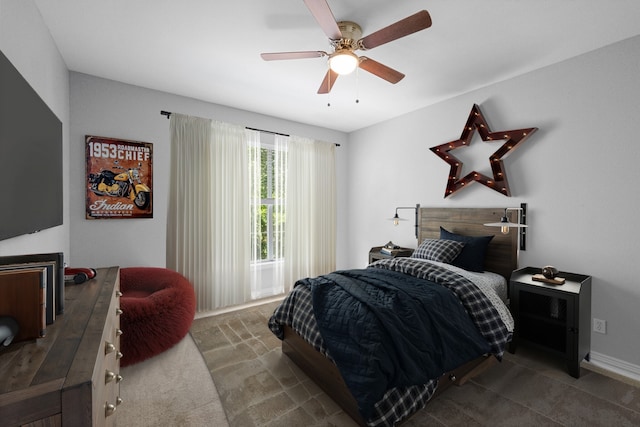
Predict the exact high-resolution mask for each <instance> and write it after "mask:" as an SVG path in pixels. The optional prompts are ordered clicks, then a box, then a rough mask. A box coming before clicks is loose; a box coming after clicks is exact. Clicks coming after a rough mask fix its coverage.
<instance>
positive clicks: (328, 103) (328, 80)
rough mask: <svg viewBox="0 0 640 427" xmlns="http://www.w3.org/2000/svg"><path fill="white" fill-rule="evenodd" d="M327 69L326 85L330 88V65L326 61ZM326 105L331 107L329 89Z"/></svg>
mask: <svg viewBox="0 0 640 427" xmlns="http://www.w3.org/2000/svg"><path fill="white" fill-rule="evenodd" d="M327 70H328V71H329V72H328V73H327V87H328V88H331V67H330V66H329V63H328V62H327ZM327 107H331V90H330V89H329V90H327Z"/></svg>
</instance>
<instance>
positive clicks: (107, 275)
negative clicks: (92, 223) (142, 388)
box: [0, 267, 122, 427]
mask: <svg viewBox="0 0 640 427" xmlns="http://www.w3.org/2000/svg"><path fill="white" fill-rule="evenodd" d="M119 288H120V269H119V268H118V267H110V268H104V269H99V270H98V274H97V275H96V277H95V278H94V279H92V280H90V281H88V282H85V283H83V284H80V285H74V284H69V285H67V286H66V288H65V312H64V314H61V315H59V316H58V317H57V318H56V320H55V323H53V324H51V325H47V329H46V336H45V337H44V338H40V339H37V340H31V341H25V342H18V343H13V344H11V345H10V346H9V347H7V348H4V349H0V425H2V426H7V427H13V426H29V427H36V426H38V427H47V426H55V427H57V426H64V427H67V426H74V427H75V426H78V427H80V426H82V427H86V426H112V425H115V415H113V413H114V412H115V411H116V409H117V406H118V405H119V404H120V402H121V401H120V398H119V394H120V384H119V383H120V380H121V379H122V377H120V375H119V367H120V358H121V357H122V354H121V353H120V351H119V348H120V338H119V337H120V334H121V332H120V330H119V327H120V316H119V315H120V313H121V311H120V306H119V296H120V290H119Z"/></svg>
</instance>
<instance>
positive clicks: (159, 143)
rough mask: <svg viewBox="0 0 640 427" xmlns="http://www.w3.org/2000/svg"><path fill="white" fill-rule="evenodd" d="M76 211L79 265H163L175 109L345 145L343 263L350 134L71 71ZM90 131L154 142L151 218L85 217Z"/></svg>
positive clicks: (341, 168)
mask: <svg viewBox="0 0 640 427" xmlns="http://www.w3.org/2000/svg"><path fill="white" fill-rule="evenodd" d="M70 92H71V100H70V105H71V118H72V120H71V129H70V134H69V135H70V184H69V192H70V216H71V242H72V245H71V253H70V257H69V258H70V259H71V260H72V261H73V263H74V264H76V265H90V266H95V267H105V266H110V265H119V266H120V267H129V266H165V252H166V244H165V236H166V230H165V227H166V219H167V202H168V189H169V176H168V173H169V160H170V159H169V151H170V148H169V142H170V141H169V120H167V118H166V117H165V116H162V115H160V111H161V110H165V111H174V112H177V113H182V114H188V115H193V116H199V117H206V118H211V119H214V120H219V121H224V122H229V123H235V124H239V125H244V126H249V127H253V128H258V129H266V130H271V131H277V132H282V133H286V134H293V135H301V136H306V137H310V138H315V139H319V140H324V141H329V142H334V143H338V144H341V147H338V148H337V150H336V152H337V162H338V164H337V170H338V178H337V182H338V242H339V243H338V261H339V262H338V264H341V263H344V261H345V260H346V259H347V255H346V253H345V247H346V246H347V245H346V236H347V234H346V233H345V232H344V229H345V222H346V220H345V218H346V211H345V208H346V200H345V199H346V184H345V181H344V180H345V176H346V151H345V149H343V147H344V145H345V142H346V140H347V135H346V134H344V133H342V132H337V131H333V130H329V129H323V128H318V127H312V126H307V125H303V124H300V123H294V122H289V121H286V120H280V119H276V118H273V117H268V116H264V115H259V114H255V113H250V112H247V111H242V110H236V109H232V108H229V107H225V106H221V105H214V104H209V103H205V102H201V101H197V100H194V99H190V98H185V97H180V96H176V95H172V94H168V93H163V92H158V91H154V90H150V89H144V88H141V87H137V86H131V85H127V84H123V83H119V82H115V81H111V80H105V79H101V78H98V77H95V76H89V75H86V74H80V73H75V72H72V73H70ZM85 135H95V136H104V137H113V138H122V139H129V140H136V141H143V142H151V143H153V169H154V171H153V172H154V173H153V187H154V188H153V202H154V203H153V218H152V219H111V220H86V219H85V199H84V197H85V192H84V191H85V181H86V179H85V164H84V161H85V160H84V159H85V154H84V153H85V142H84V140H85Z"/></svg>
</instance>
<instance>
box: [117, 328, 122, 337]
mask: <svg viewBox="0 0 640 427" xmlns="http://www.w3.org/2000/svg"><path fill="white" fill-rule="evenodd" d="M120 335H122V329H116V336H117V337H119V336H120Z"/></svg>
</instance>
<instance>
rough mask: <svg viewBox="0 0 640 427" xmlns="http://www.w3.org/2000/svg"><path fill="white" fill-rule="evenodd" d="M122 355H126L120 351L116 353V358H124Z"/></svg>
mask: <svg viewBox="0 0 640 427" xmlns="http://www.w3.org/2000/svg"><path fill="white" fill-rule="evenodd" d="M122 356H124V355H123V354H122V352H120V351H119V352H117V353H116V359H122Z"/></svg>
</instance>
